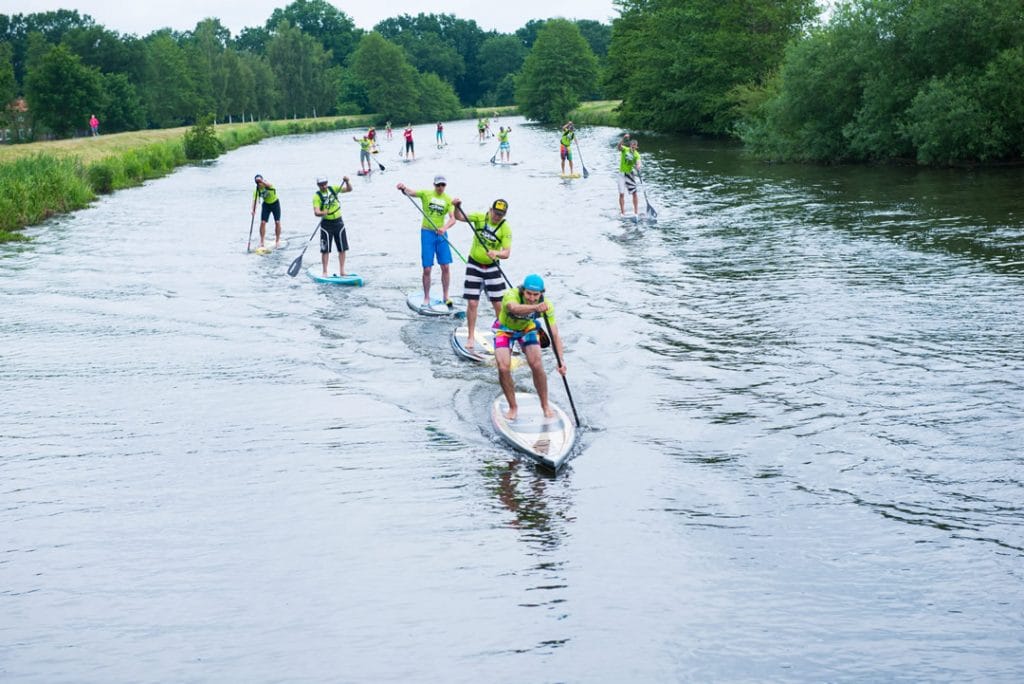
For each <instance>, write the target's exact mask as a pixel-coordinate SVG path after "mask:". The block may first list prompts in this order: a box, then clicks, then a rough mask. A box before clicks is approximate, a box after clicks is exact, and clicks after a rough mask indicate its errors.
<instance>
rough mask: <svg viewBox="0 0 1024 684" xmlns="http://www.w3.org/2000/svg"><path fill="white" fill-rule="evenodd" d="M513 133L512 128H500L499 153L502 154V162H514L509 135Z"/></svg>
mask: <svg viewBox="0 0 1024 684" xmlns="http://www.w3.org/2000/svg"><path fill="white" fill-rule="evenodd" d="M511 132H512V127H511V126H509V127H508V128H505V127H504V126H501V127H499V128H498V152H500V153H501V161H503V162H507V161H511V160H512V151H511V149H510V148H509V146H508V134H509V133H511Z"/></svg>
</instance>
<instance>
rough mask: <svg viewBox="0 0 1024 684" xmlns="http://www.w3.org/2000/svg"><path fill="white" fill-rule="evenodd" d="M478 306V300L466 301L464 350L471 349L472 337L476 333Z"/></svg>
mask: <svg viewBox="0 0 1024 684" xmlns="http://www.w3.org/2000/svg"><path fill="white" fill-rule="evenodd" d="M479 304H480V300H478V299H467V300H466V330H467V331H468V333H467V335H466V349H472V348H473V335H474V334H475V333H476V308H477V306H478V305H479Z"/></svg>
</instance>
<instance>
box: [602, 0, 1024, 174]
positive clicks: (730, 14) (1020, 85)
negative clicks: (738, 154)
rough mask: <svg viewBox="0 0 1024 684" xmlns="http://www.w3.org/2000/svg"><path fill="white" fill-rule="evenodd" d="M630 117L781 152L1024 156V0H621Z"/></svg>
mask: <svg viewBox="0 0 1024 684" xmlns="http://www.w3.org/2000/svg"><path fill="white" fill-rule="evenodd" d="M616 4H617V5H618V6H619V8H620V13H621V16H620V17H619V18H618V19H617V20H616V21H615V22H614V23H613V28H612V40H611V44H610V49H609V56H608V69H607V73H606V78H607V83H608V86H609V88H610V90H613V91H615V92H618V93H620V96H621V97H622V99H623V101H624V104H623V107H622V121H623V123H625V124H626V125H631V126H637V127H647V128H655V129H660V130H671V131H682V132H689V133H703V134H710V135H720V136H732V137H737V138H739V139H741V140H742V141H743V142H744V143H746V146H747V148H748V149H749V150H750V151H751V152H753V153H754V154H755V155H757V156H759V157H761V158H765V159H774V160H798V161H815V162H847V161H855V162H872V161H900V160H912V161H914V162H916V163H923V164H963V163H976V162H1003V161H1013V162H1019V161H1021V160H1022V159H1024V11H1022V10H1021V7H1022V5H1021V1H1020V0H840V1H839V2H836V3H835V4H834V7H832V8H831V11H830V13H828V14H827V15H825V16H821V15H820V9H819V7H817V6H816V4H815V0H766V1H765V2H759V3H751V2H746V1H743V0H617V3H616Z"/></svg>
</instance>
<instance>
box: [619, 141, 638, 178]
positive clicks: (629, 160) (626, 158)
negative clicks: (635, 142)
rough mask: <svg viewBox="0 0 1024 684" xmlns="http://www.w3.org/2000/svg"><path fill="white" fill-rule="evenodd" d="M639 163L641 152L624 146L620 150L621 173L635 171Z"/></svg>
mask: <svg viewBox="0 0 1024 684" xmlns="http://www.w3.org/2000/svg"><path fill="white" fill-rule="evenodd" d="M639 164H640V152H638V151H636V150H632V149H630V148H628V147H623V148H622V149H621V150H620V151H619V171H620V172H621V173H633V169H635V168H636V167H637V166H638V165H639Z"/></svg>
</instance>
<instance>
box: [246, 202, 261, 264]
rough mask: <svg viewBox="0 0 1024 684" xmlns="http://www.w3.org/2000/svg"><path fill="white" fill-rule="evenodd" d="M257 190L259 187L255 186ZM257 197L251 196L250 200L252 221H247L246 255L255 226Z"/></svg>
mask: <svg viewBox="0 0 1024 684" xmlns="http://www.w3.org/2000/svg"><path fill="white" fill-rule="evenodd" d="M256 187H257V188H258V187H259V186H256ZM258 197H259V195H258V194H256V195H253V198H252V219H251V220H250V221H249V242H247V243H246V245H245V251H246V253H247V254H248V253H249V251H251V249H252V227H253V226H254V225H255V224H256V200H257V198H258Z"/></svg>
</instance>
